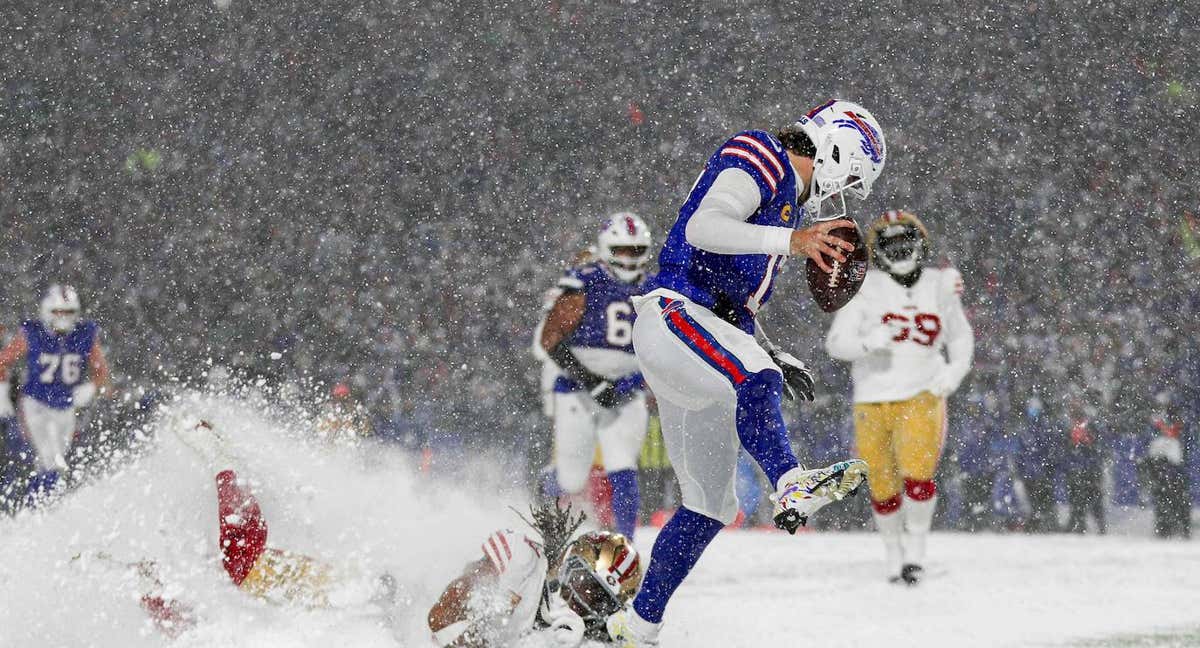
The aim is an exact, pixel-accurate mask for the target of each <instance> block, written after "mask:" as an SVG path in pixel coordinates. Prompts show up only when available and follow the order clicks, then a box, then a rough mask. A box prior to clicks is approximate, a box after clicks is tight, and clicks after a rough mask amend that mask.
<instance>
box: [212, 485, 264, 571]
mask: <svg viewBox="0 0 1200 648" xmlns="http://www.w3.org/2000/svg"><path fill="white" fill-rule="evenodd" d="M217 521H218V522H219V523H220V525H221V539H220V548H221V555H222V562H223V563H224V565H225V571H226V572H228V573H229V578H230V579H232V580H233V584H234V585H241V584H242V581H243V580H245V579H246V575H247V574H249V573H250V570H251V569H252V568H253V567H254V563H255V562H257V561H258V557H259V556H260V555H262V552H263V550H264V549H266V547H267V521H266V520H264V519H263V517H262V510H261V509H260V508H259V507H258V500H256V499H255V498H254V495H253V494H252V493H250V491H248V490H245V489H243V488H242V487H241V486H239V485H238V483H237V474H236V473H234V472H233V471H232V470H223V471H221V472H220V473H217Z"/></svg>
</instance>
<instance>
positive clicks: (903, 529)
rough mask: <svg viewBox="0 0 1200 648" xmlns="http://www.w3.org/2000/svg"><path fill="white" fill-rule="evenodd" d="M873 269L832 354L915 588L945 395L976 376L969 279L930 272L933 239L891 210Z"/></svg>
mask: <svg viewBox="0 0 1200 648" xmlns="http://www.w3.org/2000/svg"><path fill="white" fill-rule="evenodd" d="M867 247H868V248H869V249H870V254H871V262H872V266H873V267H872V268H871V269H870V270H868V271H867V277H866V279H865V280H864V282H863V285H862V288H861V289H860V290H859V292H858V294H857V295H856V296H855V297H854V298H853V299H851V300H850V302H849V303H848V304H846V306H845V307H843V308H842V309H841V310H839V311H838V313H837V315H836V316H835V317H834V320H833V324H832V325H831V326H830V328H829V334H828V336H827V337H826V340H825V348H826V350H827V351H828V352H829V355H831V356H833V357H834V358H837V359H839V360H846V361H849V362H851V363H852V364H851V370H850V371H851V376H852V378H853V381H854V436H855V444H856V446H857V448H858V452H859V454H860V456H861V457H862V458H863V459H865V460H866V461H867V463H868V464H869V465H870V466H871V482H870V490H871V504H872V508H873V509H874V514H875V525H876V527H877V528H878V529H879V532H880V534H881V535H882V536H883V540H884V545H885V547H886V555H887V569H888V576H889V579H890V580H891V581H892V582H896V583H905V584H909V585H914V584H916V583H917V582H918V581H919V580H920V579H921V576H922V572H923V568H922V563H923V561H924V559H925V540H926V538H927V537H928V535H929V528H930V525H931V523H932V521H933V511H934V505H935V503H936V501H937V486H936V485H935V484H934V480H933V477H934V471H935V470H936V469H937V464H938V459H939V458H940V457H941V453H942V444H943V441H944V440H945V435H946V397H947V396H949V395H950V394H951V393H952V392H953V391H954V390H955V389H957V388H958V386H959V384H960V383H961V382H962V381H963V378H965V377H966V375H967V372H969V371H970V370H971V356H972V354H973V353H974V347H975V338H974V334H973V333H972V331H971V325H970V323H968V322H967V317H966V314H965V313H964V312H963V306H962V301H961V300H960V295H961V294H962V277H961V275H959V273H958V271H957V270H955V269H954V268H950V267H946V268H933V267H930V266H929V260H930V252H929V232H928V231H927V230H926V229H925V225H924V224H923V223H921V221H920V219H918V218H917V217H916V216H915V215H914V214H911V213H909V212H906V211H889V212H886V213H885V214H884V215H883V216H881V217H880V218H879V219H877V220H876V221H875V222H874V223H872V224H871V226H870V227H869V228H868V231H867Z"/></svg>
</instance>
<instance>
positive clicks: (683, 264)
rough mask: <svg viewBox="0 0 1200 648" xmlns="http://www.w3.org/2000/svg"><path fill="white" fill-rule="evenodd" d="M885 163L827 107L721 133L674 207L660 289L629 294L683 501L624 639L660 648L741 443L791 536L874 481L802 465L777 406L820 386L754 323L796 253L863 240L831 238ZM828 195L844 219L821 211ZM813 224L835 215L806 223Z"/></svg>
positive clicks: (857, 121) (856, 467)
mask: <svg viewBox="0 0 1200 648" xmlns="http://www.w3.org/2000/svg"><path fill="white" fill-rule="evenodd" d="M884 155H885V151H884V142H883V135H882V133H881V132H880V129H879V126H878V124H877V123H876V121H875V119H874V117H872V116H871V115H870V114H869V113H868V112H867V111H865V110H863V109H862V108H861V107H860V106H858V105H856V104H852V103H848V102H844V101H830V102H828V103H826V104H825V105H823V106H820V107H819V108H817V109H815V110H813V111H812V112H810V113H808V115H807V116H805V117H802V118H801V119H800V120H799V121H798V122H796V123H795V124H793V125H791V126H788V127H787V128H784V129H783V130H781V131H779V132H778V133H775V134H772V133H768V132H765V131H760V130H748V131H742V132H741V133H738V134H736V135H734V136H733V137H731V138H730V139H728V140H726V141H725V143H723V144H722V145H721V146H720V147H718V148H717V150H716V152H715V153H713V155H712V156H711V157H710V158H709V159H708V162H707V163H706V165H705V167H704V170H703V171H702V172H701V174H700V177H699V178H698V179H697V180H696V183H695V185H694V186H693V187H692V190H691V193H690V194H689V195H688V197H687V201H686V202H685V203H684V204H683V207H682V208H681V209H680V211H679V219H678V220H677V221H676V222H675V225H674V227H673V228H672V229H671V233H670V234H669V235H668V237H667V241H666V243H665V245H664V246H663V249H662V252H661V253H660V255H659V266H660V274H659V276H658V282H657V285H658V286H659V287H658V288H657V289H655V290H654V291H652V292H651V293H650V294H648V295H645V296H642V297H638V298H636V299H635V300H634V305H635V307H636V312H637V319H636V320H635V322H634V327H633V344H634V348H635V349H636V350H637V358H638V363H639V365H640V366H641V369H642V374H643V375H644V376H645V377H646V382H647V383H648V384H649V386H650V389H651V390H652V391H653V392H654V395H655V396H656V397H657V399H658V407H659V415H660V417H661V420H662V430H663V439H664V441H665V442H666V446H667V452H668V455H669V457H670V459H671V464H672V465H673V466H674V467H675V472H676V474H677V475H678V477H679V485H680V489H681V491H682V494H683V506H682V507H681V508H680V509H679V510H678V511H677V512H676V514H675V516H674V517H672V518H671V520H670V522H668V523H667V525H666V526H665V527H664V528H663V529H662V531H661V532H660V533H659V536H658V539H657V540H656V541H655V543H654V549H653V553H652V554H651V560H650V566H649V568H648V571H647V573H646V578H645V582H644V583H643V585H642V589H641V591H639V592H638V595H637V597H636V598H635V599H634V602H633V605H632V609H626V610H624V611H622V612H621V613H619V614H617V615H614V616H613V618H612V619H611V622H610V624H609V630H610V633H611V634H612V636H613V637H614V638H617V639H619V640H620V643H621V645H623V646H650V645H656V644H657V636H658V631H659V627H660V625H661V622H662V617H663V611H664V609H665V608H666V605H667V601H668V600H669V599H670V597H671V595H672V594H673V593H674V592H675V589H676V588H677V587H678V586H679V584H680V583H681V582H682V581H683V579H684V578H685V577H686V576H687V574H688V572H690V571H691V569H692V567H693V566H694V565H695V563H696V561H697V560H698V559H699V558H700V555H701V554H702V553H703V552H704V549H705V547H707V546H708V544H709V543H710V542H711V541H712V539H713V538H714V537H716V534H717V532H718V531H720V530H721V528H722V527H723V526H724V525H726V524H728V523H730V522H732V521H733V519H734V517H735V516H736V514H737V510H738V503H737V497H736V495H735V494H734V482H735V473H736V466H737V456H738V444H739V443H740V444H741V445H742V446H743V447H744V448H746V450H747V451H748V452H749V453H750V455H751V456H752V457H754V459H755V460H756V461H757V462H758V464H759V466H761V467H762V469H763V471H764V472H765V473H766V475H767V477H768V479H770V480H771V483H772V484H773V485H774V486H775V487H776V491H775V494H774V500H775V523H776V525H778V526H779V527H781V528H784V529H787V530H788V531H790V532H793V533H794V532H795V531H796V529H797V528H799V527H800V526H801V525H803V524H804V523H805V522H806V520H807V518H808V516H809V515H811V514H812V513H813V512H815V511H816V510H817V509H819V508H821V507H822V506H824V505H826V504H828V503H829V502H831V501H833V500H837V499H841V498H843V497H845V496H846V495H847V494H850V493H852V492H854V491H855V489H857V488H858V486H859V485H860V484H861V483H862V481H863V480H864V479H865V478H866V465H865V464H864V463H863V462H862V461H859V460H850V461H843V462H839V463H837V464H834V465H832V466H829V467H827V468H822V469H818V470H805V469H804V468H803V467H801V466H800V465H799V462H798V461H797V460H796V456H795V454H794V453H793V452H792V448H791V443H790V441H789V439H788V432H787V428H786V426H785V425H784V421H783V411H782V404H781V398H782V395H783V394H784V393H785V391H786V392H787V393H789V395H792V396H793V397H797V396H799V397H802V398H806V399H811V398H812V378H811V376H810V375H809V374H808V372H807V370H806V369H805V368H804V366H803V364H802V363H800V362H799V361H797V360H796V359H795V358H793V357H791V356H790V355H787V354H784V353H781V352H779V351H778V350H777V349H775V348H774V347H773V346H770V345H767V348H764V347H763V346H760V345H759V344H758V343H757V342H756V341H755V338H754V334H755V329H756V325H755V316H756V315H757V313H758V311H759V310H760V309H761V308H762V306H763V305H764V304H765V303H766V302H767V300H768V299H769V298H770V296H771V288H772V284H773V283H774V281H775V278H776V276H777V275H778V274H779V271H780V269H781V267H782V265H783V262H784V260H785V259H786V258H787V257H788V256H789V255H803V256H807V257H809V258H811V259H813V260H814V262H816V263H817V264H818V265H819V266H820V267H821V268H822V269H823V270H825V271H826V272H829V271H830V266H829V263H828V262H827V261H826V257H830V258H832V259H834V260H839V261H842V262H844V261H845V255H844V254H843V251H844V250H849V249H852V248H853V246H852V245H851V244H850V243H847V242H844V241H839V240H837V239H836V238H835V237H834V236H832V235H830V234H829V232H830V230H833V229H836V228H839V227H853V226H854V225H853V222H852V221H849V220H844V219H840V217H841V216H844V215H845V201H844V199H843V197H842V194H843V193H847V192H848V193H850V194H851V195H854V196H857V197H860V198H865V197H866V196H867V194H868V193H869V192H870V190H871V185H872V183H874V181H875V179H876V178H877V177H878V176H879V173H880V171H882V169H883V165H884ZM827 202H834V203H835V204H837V205H838V206H839V207H840V211H838V212H836V213H833V214H822V213H821V210H822V207H823V205H824V204H825V203H827ZM801 204H803V205H804V212H806V214H802V213H800V210H799V209H798V207H799V205H801ZM805 215H807V217H810V218H814V219H816V218H820V217H822V216H826V217H829V218H839V220H827V221H821V222H817V223H816V224H814V225H812V226H810V227H807V228H804V229H796V228H797V227H798V226H799V224H800V223H801V221H802V220H804V218H805ZM785 372H786V373H785ZM785 376H787V381H786V383H785V380H784V378H785Z"/></svg>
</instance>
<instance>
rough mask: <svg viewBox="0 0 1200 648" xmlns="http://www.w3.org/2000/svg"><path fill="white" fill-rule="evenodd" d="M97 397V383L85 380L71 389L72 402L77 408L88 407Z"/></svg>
mask: <svg viewBox="0 0 1200 648" xmlns="http://www.w3.org/2000/svg"><path fill="white" fill-rule="evenodd" d="M95 399H96V383H94V382H91V381H89V382H85V383H83V384H82V385H78V386H76V387H75V389H73V390H71V404H72V405H74V406H75V407H76V408H80V407H87V406H88V405H91V404H92V401H93V400H95Z"/></svg>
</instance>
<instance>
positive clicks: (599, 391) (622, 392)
mask: <svg viewBox="0 0 1200 648" xmlns="http://www.w3.org/2000/svg"><path fill="white" fill-rule="evenodd" d="M645 384H646V381H645V380H644V379H643V378H642V374H641V373H631V374H626V375H624V376H621V377H620V378H617V379H616V380H615V381H613V382H609V381H607V380H605V381H604V382H602V383H601V384H599V385H597V386H596V387H595V388H593V389H591V390H589V391H590V393H591V394H592V398H594V399H596V404H597V405H599V406H600V407H604V408H612V407H619V406H621V405H624V404H625V403H628V402H629V401H630V400H632V399H633V397H634V396H635V395H637V392H638V391H640V390H641V389H643V388H644V387H645Z"/></svg>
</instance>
